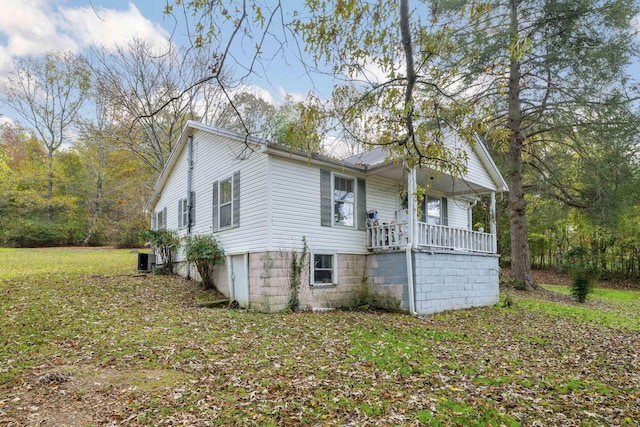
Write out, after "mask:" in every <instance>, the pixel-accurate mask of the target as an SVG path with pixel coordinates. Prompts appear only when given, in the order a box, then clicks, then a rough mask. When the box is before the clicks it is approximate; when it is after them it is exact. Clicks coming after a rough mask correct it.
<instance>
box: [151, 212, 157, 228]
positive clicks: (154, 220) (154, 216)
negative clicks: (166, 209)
mask: <svg viewBox="0 0 640 427" xmlns="http://www.w3.org/2000/svg"><path fill="white" fill-rule="evenodd" d="M151 228H152V229H154V230H157V229H158V212H156V211H153V212H152V213H151Z"/></svg>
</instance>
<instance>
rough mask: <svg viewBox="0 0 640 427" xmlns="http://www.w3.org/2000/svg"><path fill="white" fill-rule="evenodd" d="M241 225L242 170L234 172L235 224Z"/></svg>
mask: <svg viewBox="0 0 640 427" xmlns="http://www.w3.org/2000/svg"><path fill="white" fill-rule="evenodd" d="M239 225H240V171H238V172H236V173H234V174H233V226H234V227H237V226H239Z"/></svg>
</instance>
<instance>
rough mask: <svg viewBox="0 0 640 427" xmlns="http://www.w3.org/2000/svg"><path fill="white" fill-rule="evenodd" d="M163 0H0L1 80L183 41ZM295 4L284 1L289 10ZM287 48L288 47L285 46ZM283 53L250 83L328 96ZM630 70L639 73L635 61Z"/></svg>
mask: <svg viewBox="0 0 640 427" xmlns="http://www.w3.org/2000/svg"><path fill="white" fill-rule="evenodd" d="M166 1H167V0H0V3H1V6H2V7H1V9H0V10H1V13H0V78H1V77H2V76H3V75H4V74H6V72H7V70H8V65H9V64H10V63H11V61H12V58H13V57H14V56H16V55H27V54H31V55H37V54H42V53H45V52H47V51H50V50H64V51H73V52H80V51H82V50H83V49H85V48H86V47H87V46H89V45H91V44H102V45H105V46H107V47H109V46H114V45H116V44H123V43H126V42H127V40H128V39H130V38H131V37H134V36H135V37H138V38H142V39H147V40H152V41H153V42H154V43H158V44H160V45H162V44H163V43H165V44H166V43H169V41H168V40H169V38H170V37H172V36H173V38H172V40H173V41H174V42H175V43H176V44H178V45H184V44H185V43H186V38H184V34H185V32H186V26H185V23H184V22H179V23H178V26H177V27H176V22H175V20H174V19H172V18H171V17H167V16H165V15H164V13H163V11H164V6H165V5H166ZM170 1H171V2H172V3H174V2H175V0H170ZM300 3H301V1H300V0H287V1H284V2H283V4H284V5H285V6H286V7H291V8H294V7H295V6H297V5H299V4H300ZM285 13H286V11H285ZM252 43H253V42H252ZM247 47H248V46H245V48H247ZM292 48H293V46H291V45H290V46H289V50H293V49H292ZM248 50H251V49H250V48H249V49H248ZM287 55H288V57H287V58H286V60H284V59H283V58H281V57H276V58H274V60H273V61H270V62H269V63H268V68H267V69H266V70H260V72H261V73H262V78H261V77H260V76H253V77H252V78H251V81H250V82H249V83H251V84H253V85H256V86H259V87H261V88H262V89H264V90H266V91H267V92H268V93H269V94H270V96H271V98H272V100H273V101H275V102H281V101H282V100H283V98H284V96H285V94H287V93H289V94H292V95H294V97H298V98H302V97H304V96H305V95H306V94H307V93H308V92H309V91H310V90H312V89H315V90H316V92H318V91H319V92H320V93H319V94H320V96H324V97H326V96H328V95H329V91H330V86H331V81H330V80H329V79H328V78H327V77H324V78H323V77H319V76H317V75H316V76H314V77H313V81H312V80H311V79H310V78H309V76H307V75H305V73H304V71H302V70H300V69H297V70H292V69H291V68H290V67H289V66H288V65H287V63H289V64H293V63H295V62H296V60H295V56H294V55H293V54H292V53H288V54H287ZM237 68H238V67H236V69H237ZM632 70H634V74H636V75H640V67H638V66H637V65H636V66H634V67H633V68H632ZM314 85H315V86H314Z"/></svg>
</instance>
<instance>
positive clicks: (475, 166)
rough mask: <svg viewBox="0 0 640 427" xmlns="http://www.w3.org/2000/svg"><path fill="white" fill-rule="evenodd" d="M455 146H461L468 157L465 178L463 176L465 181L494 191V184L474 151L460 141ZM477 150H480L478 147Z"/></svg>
mask: <svg viewBox="0 0 640 427" xmlns="http://www.w3.org/2000/svg"><path fill="white" fill-rule="evenodd" d="M457 144H463V147H464V150H465V152H466V153H467V155H468V162H467V176H465V180H466V181H468V182H473V183H476V184H479V185H481V186H483V187H485V188H490V189H492V190H495V189H496V184H495V183H494V182H493V179H492V178H491V176H490V175H489V173H488V172H487V169H486V168H485V166H484V165H483V164H482V162H481V161H480V158H479V157H478V155H477V154H476V153H475V151H474V150H473V149H472V148H471V147H470V146H469V144H468V143H466V142H463V141H462V140H460V141H458V142H457ZM477 149H480V147H477Z"/></svg>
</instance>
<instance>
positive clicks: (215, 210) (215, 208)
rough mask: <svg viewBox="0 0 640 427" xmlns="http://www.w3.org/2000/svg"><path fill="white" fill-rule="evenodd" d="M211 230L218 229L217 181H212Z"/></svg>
mask: <svg viewBox="0 0 640 427" xmlns="http://www.w3.org/2000/svg"><path fill="white" fill-rule="evenodd" d="M212 221H213V231H218V181H216V182H214V183H213V217H212Z"/></svg>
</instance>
